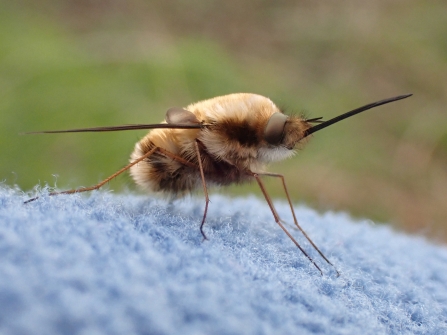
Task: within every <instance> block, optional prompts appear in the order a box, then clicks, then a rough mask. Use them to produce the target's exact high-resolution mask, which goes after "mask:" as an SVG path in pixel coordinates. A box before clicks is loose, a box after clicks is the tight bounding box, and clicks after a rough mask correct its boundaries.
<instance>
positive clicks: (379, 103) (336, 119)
mask: <svg viewBox="0 0 447 335" xmlns="http://www.w3.org/2000/svg"><path fill="white" fill-rule="evenodd" d="M412 95H413V94H404V95H399V96H397V97H393V98H388V99H384V100H380V101H376V102H373V103H370V104H368V105H365V106H362V107H359V108H356V109H354V110H352V111H350V112H347V113H344V114H341V115H339V116H336V117H334V118H333V119H330V120H328V121H324V122H322V123H320V124H318V125H316V126H313V127H312V128H309V129H308V130H307V131H306V132H305V134H304V136H303V138H304V137H307V136H309V135H310V134H313V133H315V132H316V131H319V130H321V129H324V128H326V127H329V126H330V125H333V124H334V123H337V122H339V121H341V120H344V119H346V118H348V117H351V116H354V115H356V114H359V113H361V112H364V111H366V110H368V109H371V108H374V107H378V106H382V105H385V104H388V103H390V102H393V101H397V100H402V99H406V98H408V97H411V96H412ZM311 120H314V121H313V122H315V120H316V119H311ZM308 121H309V120H308Z"/></svg>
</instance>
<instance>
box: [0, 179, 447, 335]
mask: <svg viewBox="0 0 447 335" xmlns="http://www.w3.org/2000/svg"><path fill="white" fill-rule="evenodd" d="M25 199H27V196H26V195H24V194H22V193H21V192H20V191H18V190H12V189H9V188H7V187H0V333H1V334H275V335H276V334H447V250H446V249H445V248H444V247H441V246H435V245H433V244H430V243H428V242H426V241H425V240H424V239H422V238H418V237H411V236H405V235H403V234H400V233H396V232H394V231H393V230H392V229H390V228H389V227H386V226H382V225H379V226H376V225H374V224H373V223H372V222H368V221H359V222H354V221H353V220H352V219H351V218H350V217H349V216H348V215H346V214H343V213H325V214H318V213H317V212H315V211H313V210H311V209H309V208H306V207H303V206H297V215H298V218H299V220H300V222H301V224H302V226H303V227H304V228H305V230H306V231H307V233H308V234H309V235H310V236H311V237H312V238H313V240H314V242H315V243H316V244H317V245H318V246H319V247H320V249H321V250H322V251H323V252H324V253H325V254H326V256H328V258H329V259H330V260H331V261H332V262H333V263H334V264H335V265H336V266H337V268H338V269H339V270H340V271H341V276H340V277H336V275H335V272H334V271H333V269H331V267H330V266H328V265H327V264H325V263H324V261H323V260H322V259H321V258H320V257H319V256H318V254H317V253H316V252H315V251H313V250H311V248H310V246H309V243H306V242H305V241H304V239H303V238H302V237H301V236H300V233H299V232H298V231H297V230H296V229H294V228H293V227H292V226H291V225H288V227H289V229H290V231H291V232H292V234H293V235H294V236H296V237H297V238H298V240H299V241H300V242H301V243H302V245H303V246H304V247H305V248H306V250H309V252H310V254H311V255H312V257H314V258H315V259H316V261H317V262H318V264H319V265H320V266H321V267H322V269H323V271H324V273H325V275H324V276H320V274H319V272H318V271H317V270H316V269H315V268H314V267H313V266H312V264H310V263H309V261H308V260H307V259H306V258H305V257H304V256H303V255H302V254H301V253H300V252H299V250H298V249H297V248H296V247H295V246H294V245H293V244H292V242H291V241H290V240H289V239H288V237H287V236H286V235H285V234H284V233H283V232H282V231H281V230H280V228H279V227H278V226H277V225H276V224H275V222H274V221H273V218H272V214H271V212H270V210H269V208H268V206H267V204H266V203H265V201H263V200H262V199H257V198H255V197H248V198H229V197H224V196H219V195H212V196H211V203H210V210H209V213H208V220H207V223H206V227H205V231H206V233H207V235H208V237H209V240H208V241H205V242H202V236H201V235H200V231H199V224H200V220H201V217H202V211H203V207H204V201H203V199H201V198H186V199H184V200H180V201H174V202H173V203H172V204H169V203H168V202H166V201H164V200H157V199H153V198H151V197H150V196H146V197H144V196H136V195H113V194H111V193H110V192H105V191H101V192H95V193H93V194H91V195H88V196H81V195H70V196H67V195H64V196H57V197H48V196H43V197H42V198H40V199H39V200H38V201H35V202H32V203H29V204H27V205H23V204H22V201H23V200H25ZM276 205H277V209H278V212H279V213H280V215H281V216H282V218H283V219H285V220H286V221H289V222H291V214H290V212H289V209H288V206H287V204H285V203H284V202H278V203H277V204H276Z"/></svg>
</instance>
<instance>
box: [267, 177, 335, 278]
mask: <svg viewBox="0 0 447 335" xmlns="http://www.w3.org/2000/svg"><path fill="white" fill-rule="evenodd" d="M258 175H260V176H268V177H277V178H280V179H281V181H282V186H283V188H284V192H285V193H286V197H287V202H288V203H289V206H290V210H291V212H292V216H293V221H294V223H295V225H296V226H297V227H298V229H299V230H300V231H301V233H302V234H303V235H304V237H305V238H306V239H307V240H308V241H309V243H310V244H311V245H312V246H313V247H314V249H315V250H316V251H317V252H318V253H319V254H320V256H321V257H322V258H323V259H324V260H325V261H326V262H327V263H328V264H330V265H332V267H333V268H334V269H335V271H336V272H337V276H340V272H339V271H338V270H337V268H336V267H335V266H334V264H332V263H331V262H330V261H329V259H327V257H326V256H325V255H324V254H323V253H322V252H321V251H320V249H318V247H317V246H316V245H315V243H314V242H313V241H312V240H311V238H310V237H309V236H308V235H307V234H306V232H305V231H304V229H303V228H301V226H300V225H299V223H298V220H297V218H296V215H295V210H294V209H293V205H292V201H291V200H290V195H289V191H288V190H287V186H286V181H285V179H284V176H283V175H282V174H278V173H268V172H263V173H258Z"/></svg>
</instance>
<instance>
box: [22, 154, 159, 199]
mask: <svg viewBox="0 0 447 335" xmlns="http://www.w3.org/2000/svg"><path fill="white" fill-rule="evenodd" d="M157 149H158V147H155V148H153V149H151V150H149V151H148V152H147V153H145V154H144V155H143V156H141V157H140V158H138V159H136V160H134V161H133V162H132V163H130V164H128V165H126V166H125V167H123V168H122V169H120V170H118V171H117V172H115V173H114V174H112V175H111V176H110V177H108V178H106V179H104V180H103V181H102V182H100V183H98V184H96V185H94V186H90V187H82V188H78V189H73V190H68V191H62V192H51V193H50V194H49V195H58V194H73V193H81V192H88V191H93V190H97V189H98V188H100V187H101V186H103V185H104V184H106V183H108V182H109V181H110V180H112V179H113V178H115V177H117V176H118V175H120V174H121V173H123V172H124V171H126V170H128V169H130V168H131V167H132V166H134V165H135V164H137V163H139V162H141V161H142V160H143V159H145V158H147V157H149V156H150V155H152V154H153V153H154V152H155V151H156V150H157ZM37 199H39V197H35V198H32V199H29V200H27V201H25V202H24V203H25V204H27V203H29V202H31V201H34V200H37Z"/></svg>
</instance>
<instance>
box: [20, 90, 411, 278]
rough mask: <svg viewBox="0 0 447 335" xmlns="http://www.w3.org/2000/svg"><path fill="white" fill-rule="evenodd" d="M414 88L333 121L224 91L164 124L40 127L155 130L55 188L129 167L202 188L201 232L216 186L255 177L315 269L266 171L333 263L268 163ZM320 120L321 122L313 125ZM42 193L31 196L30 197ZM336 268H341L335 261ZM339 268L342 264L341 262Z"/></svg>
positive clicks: (167, 189)
mask: <svg viewBox="0 0 447 335" xmlns="http://www.w3.org/2000/svg"><path fill="white" fill-rule="evenodd" d="M409 96H411V94H406V95H401V96H397V97H393V98H389V99H384V100H380V101H377V102H374V103H371V104H368V105H365V106H362V107H359V108H356V109H354V110H352V111H350V112H347V113H344V114H341V115H339V116H337V117H335V118H333V119H330V120H328V121H322V120H321V118H314V119H305V118H303V117H298V116H288V115H285V114H284V113H283V112H282V111H281V110H280V109H279V108H278V107H277V106H276V105H275V104H274V103H273V102H272V101H271V100H270V99H268V98H266V97H263V96H261V95H257V94H249V93H238V94H230V95H225V96H221V97H217V98H213V99H209V100H205V101H201V102H197V103H194V104H191V105H189V106H187V107H186V108H171V109H169V110H168V111H167V113H166V119H165V121H164V122H162V123H160V124H137V125H124V126H113V127H96V128H82V129H70V130H55V131H43V132H34V133H72V132H103V131H121V130H136V129H151V131H150V132H149V133H148V134H147V135H146V136H145V137H143V138H142V139H141V140H140V141H139V142H138V143H137V144H136V145H135V149H134V151H133V153H132V155H131V160H130V163H129V164H128V165H127V166H125V167H124V168H122V169H120V170H119V171H117V172H116V173H114V174H113V175H111V176H110V177H108V178H106V179H105V180H103V181H102V182H100V183H98V184H97V185H94V186H91V187H85V188H80V189H74V190H68V191H63V192H52V193H50V195H57V194H72V193H79V192H86V191H92V190H95V189H99V188H100V187H101V186H103V185H104V184H106V183H107V182H108V181H110V180H112V179H113V178H115V177H116V176H118V175H119V174H121V173H123V172H125V171H127V170H130V174H131V175H132V177H133V179H134V180H135V182H136V183H137V184H138V185H140V186H142V187H143V188H146V189H149V190H151V191H154V192H162V193H165V194H167V195H170V196H171V197H178V196H182V195H184V194H186V193H190V192H192V191H194V190H195V189H197V188H200V187H203V191H204V194H205V209H204V213H203V217H202V222H201V224H200V232H201V233H202V235H203V237H204V239H206V235H205V232H204V230H203V226H204V223H205V220H206V216H207V211H208V204H209V197H208V188H207V186H209V185H221V186H226V185H230V184H234V183H242V182H246V181H253V180H255V181H256V182H257V183H258V185H259V188H260V190H261V192H262V194H263V195H264V197H265V199H266V201H267V204H268V206H269V207H270V210H271V212H272V214H273V217H274V219H275V222H276V223H277V224H278V226H279V227H280V228H281V229H282V230H283V231H284V232H285V233H286V234H287V236H288V237H289V238H290V239H291V241H292V242H293V243H294V244H295V245H296V247H297V248H299V249H300V251H301V252H302V253H303V254H304V255H305V256H306V257H307V258H308V259H309V261H310V262H311V263H312V264H313V265H314V266H315V268H316V269H318V270H319V271H320V273H321V274H323V271H322V270H321V269H320V267H319V266H318V265H317V264H316V262H315V261H314V259H313V258H312V257H310V256H309V254H308V253H307V252H306V251H305V250H304V249H303V248H302V247H301V245H300V244H299V243H298V242H297V241H296V240H295V238H294V237H293V236H292V235H291V234H290V233H289V231H288V230H287V229H286V228H285V227H284V225H283V221H282V220H281V218H280V217H279V214H278V213H277V211H276V209H275V207H274V205H273V201H272V200H271V198H270V196H269V195H268V192H267V190H266V188H265V186H264V184H263V182H262V179H261V177H262V176H269V177H275V178H279V179H281V181H282V186H283V189H284V192H285V195H286V197H287V201H288V203H289V205H290V211H291V213H292V216H293V220H294V224H295V225H296V227H297V228H298V229H299V230H300V231H301V233H302V234H303V235H304V237H305V238H306V239H307V240H308V242H309V243H310V244H311V245H312V246H313V248H314V249H315V250H316V251H317V252H318V253H319V255H320V256H321V257H322V258H323V259H324V260H325V261H326V262H327V263H328V264H330V265H331V266H333V264H332V263H331V262H330V261H329V260H328V259H327V258H326V256H324V254H323V253H322V252H321V251H320V250H319V249H318V247H317V246H316V245H315V244H314V242H313V241H312V240H311V239H310V237H309V236H308V235H307V234H306V232H305V231H304V230H303V229H302V228H301V226H300V225H299V223H298V220H297V218H296V215H295V211H294V209H293V205H292V201H291V199H290V196H289V192H288V190H287V186H286V182H285V179H284V177H283V176H282V175H279V174H275V173H268V172H265V168H266V165H267V164H268V163H271V162H275V161H279V160H283V159H285V158H288V157H290V156H292V155H293V154H294V152H295V151H294V150H295V149H296V148H297V147H299V146H301V145H303V144H304V143H305V141H306V138H307V137H308V136H309V135H311V134H313V133H314V132H316V131H319V130H321V129H324V128H326V127H328V126H330V125H332V124H334V123H337V122H339V121H341V120H344V119H346V118H348V117H351V116H353V115H356V114H359V113H361V112H363V111H366V110H368V109H371V108H374V107H377V106H381V105H384V104H387V103H390V102H393V101H397V100H401V99H405V98H407V97H409ZM315 123H317V124H316V125H313V124H315ZM36 199H38V197H35V198H32V199H29V200H28V201H26V202H25V203H28V202H31V201H34V200H36ZM334 268H335V267H334ZM335 271H336V272H337V274H339V272H338V270H336V269H335Z"/></svg>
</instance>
